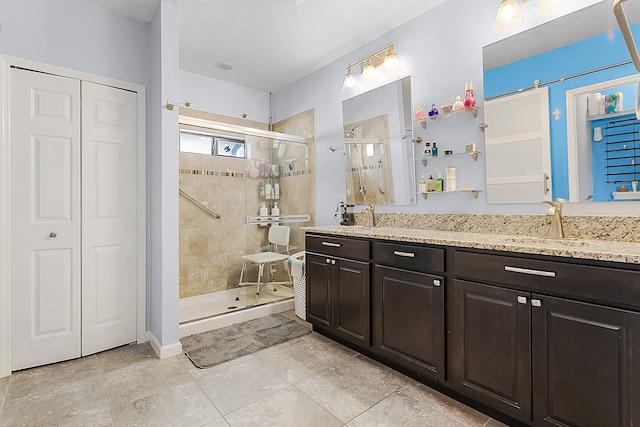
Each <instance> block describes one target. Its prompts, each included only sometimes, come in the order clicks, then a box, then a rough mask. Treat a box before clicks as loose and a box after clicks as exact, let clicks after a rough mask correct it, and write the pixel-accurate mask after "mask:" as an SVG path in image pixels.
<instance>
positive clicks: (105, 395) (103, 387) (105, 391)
mask: <svg viewBox="0 0 640 427" xmlns="http://www.w3.org/2000/svg"><path fill="white" fill-rule="evenodd" d="M91 357H93V358H94V360H95V362H96V368H97V369H98V377H100V386H101V387H102V395H103V396H104V400H105V402H106V403H107V409H108V410H109V418H111V425H112V426H113V425H114V420H113V413H112V412H111V403H109V397H108V396H107V389H106V387H105V385H104V377H103V376H102V369H100V363H99V362H98V357H97V356H96V355H95V354H92V355H91Z"/></svg>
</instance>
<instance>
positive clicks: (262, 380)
mask: <svg viewBox="0 0 640 427" xmlns="http://www.w3.org/2000/svg"><path fill="white" fill-rule="evenodd" d="M196 380H197V381H198V384H200V387H202V390H203V391H204V392H205V393H206V394H207V396H208V397H209V399H211V401H212V402H213V403H214V405H216V407H217V408H218V410H219V411H220V412H221V413H222V414H223V415H226V414H229V413H231V412H233V411H235V410H237V409H239V408H242V407H243V406H246V405H248V404H250V403H252V402H255V401H257V400H259V399H262V398H264V397H265V396H268V395H270V394H273V393H275V392H276V391H278V390H282V389H283V388H285V387H288V386H289V385H290V383H289V382H288V381H287V380H285V379H284V378H283V377H282V376H280V375H279V374H278V373H276V372H275V371H274V370H272V369H271V368H269V367H268V366H267V365H265V364H264V363H263V362H262V361H260V360H258V359H256V358H250V359H246V360H244V361H243V362H241V363H234V364H230V365H227V364H224V366H222V365H221V366H219V367H217V369H212V370H211V372H210V373H207V374H205V375H202V376H199V377H197V378H196Z"/></svg>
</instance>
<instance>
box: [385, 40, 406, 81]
mask: <svg viewBox="0 0 640 427" xmlns="http://www.w3.org/2000/svg"><path fill="white" fill-rule="evenodd" d="M401 72H402V69H401V68H400V63H399V62H398V58H396V54H395V52H394V51H393V45H389V49H388V50H387V54H386V56H385V57H384V64H383V66H382V74H383V75H385V76H396V75H398V74H400V73H401Z"/></svg>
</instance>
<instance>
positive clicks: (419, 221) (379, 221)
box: [356, 213, 640, 243]
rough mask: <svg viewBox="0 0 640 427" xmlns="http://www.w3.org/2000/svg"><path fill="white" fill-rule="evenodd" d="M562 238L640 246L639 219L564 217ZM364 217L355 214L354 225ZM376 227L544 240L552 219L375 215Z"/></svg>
mask: <svg viewBox="0 0 640 427" xmlns="http://www.w3.org/2000/svg"><path fill="white" fill-rule="evenodd" d="M562 222H563V225H564V231H565V236H566V237H568V238H574V239H587V240H611V241H615V242H636V243H640V217H621V216H565V217H563V221H562ZM364 223H365V217H364V215H362V214H359V213H358V214H356V225H364ZM376 226H377V227H385V228H410V229H418V230H441V231H461V232H470V233H487V234H493V233H497V234H510V235H517V236H535V237H547V236H548V235H549V229H550V227H551V217H550V216H546V215H489V214H415V213H388V214H378V213H376Z"/></svg>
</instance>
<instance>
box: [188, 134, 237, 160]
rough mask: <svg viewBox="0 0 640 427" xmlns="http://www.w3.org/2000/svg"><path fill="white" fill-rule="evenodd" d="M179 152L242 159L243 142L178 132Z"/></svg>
mask: <svg viewBox="0 0 640 427" xmlns="http://www.w3.org/2000/svg"><path fill="white" fill-rule="evenodd" d="M180 152H182V153H192V154H206V155H209V156H222V157H235V158H239V159H244V158H245V156H246V152H245V141H244V139H241V138H231V137H228V136H217V135H209V134H201V133H196V132H185V131H181V132H180Z"/></svg>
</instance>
